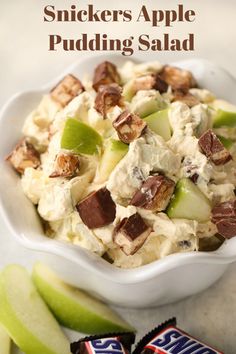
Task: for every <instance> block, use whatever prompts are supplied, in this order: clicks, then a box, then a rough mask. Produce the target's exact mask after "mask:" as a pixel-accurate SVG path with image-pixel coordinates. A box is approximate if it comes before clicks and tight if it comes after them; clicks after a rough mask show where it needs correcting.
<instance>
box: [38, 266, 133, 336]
mask: <svg viewBox="0 0 236 354" xmlns="http://www.w3.org/2000/svg"><path fill="white" fill-rule="evenodd" d="M33 281H34V283H35V285H36V287H37V288H38V291H39V293H40V294H41V296H42V297H43V299H44V300H45V302H46V303H47V305H48V307H49V308H50V309H51V311H52V312H53V313H54V315H55V317H56V318H57V319H58V321H59V322H60V323H61V324H62V325H64V326H65V327H68V328H71V329H74V330H77V331H79V332H83V333H90V334H99V333H107V332H115V331H126V332H127V331H132V330H134V329H133V328H132V327H131V326H130V325H129V324H128V323H127V322H125V321H124V320H123V319H121V318H120V317H119V316H118V315H117V314H116V313H115V312H113V311H112V310H111V309H110V308H109V307H107V306H106V305H105V304H103V303H102V302H100V301H98V300H97V299H94V298H93V297H91V296H90V295H88V294H86V293H85V292H83V291H80V290H78V289H76V288H73V287H72V286H70V285H67V284H65V283H64V282H63V281H62V280H61V279H60V278H58V276H57V275H56V274H55V273H54V272H53V271H51V270H50V269H49V268H48V267H47V266H45V265H44V264H42V263H36V264H35V266H34V270H33Z"/></svg>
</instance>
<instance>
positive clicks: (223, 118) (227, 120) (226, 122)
mask: <svg viewBox="0 0 236 354" xmlns="http://www.w3.org/2000/svg"><path fill="white" fill-rule="evenodd" d="M213 127H214V128H220V127H236V112H229V111H224V110H222V109H218V110H217V111H216V115H215V117H214V118H213Z"/></svg>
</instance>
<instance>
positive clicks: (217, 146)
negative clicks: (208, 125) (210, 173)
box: [198, 129, 232, 165]
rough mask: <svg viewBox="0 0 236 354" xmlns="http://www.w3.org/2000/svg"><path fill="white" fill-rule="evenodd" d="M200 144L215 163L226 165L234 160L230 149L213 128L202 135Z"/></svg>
mask: <svg viewBox="0 0 236 354" xmlns="http://www.w3.org/2000/svg"><path fill="white" fill-rule="evenodd" d="M198 144H199V146H200V148H201V150H202V152H203V153H204V154H205V155H206V157H208V158H209V159H210V160H211V161H212V162H213V163H214V164H215V165H224V164H226V163H227V162H228V161H230V160H232V156H231V155H230V153H229V151H228V150H227V149H226V148H225V147H224V145H223V144H222V143H221V141H220V140H219V139H218V138H217V136H216V134H215V133H214V132H213V131H212V130H211V129H209V130H207V131H206V132H205V133H203V134H202V135H201V137H200V139H199V141H198Z"/></svg>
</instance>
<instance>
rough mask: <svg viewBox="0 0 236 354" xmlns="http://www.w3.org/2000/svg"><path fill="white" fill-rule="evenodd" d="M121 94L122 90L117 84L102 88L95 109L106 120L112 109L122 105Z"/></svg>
mask: <svg viewBox="0 0 236 354" xmlns="http://www.w3.org/2000/svg"><path fill="white" fill-rule="evenodd" d="M121 92H122V89H121V87H120V86H119V85H117V84H110V85H106V86H100V87H99V90H98V93H97V96H96V99H95V106H94V107H95V109H96V110H97V111H98V112H99V113H101V114H102V116H103V117H104V118H106V114H107V112H108V111H109V109H110V108H111V107H115V106H121V105H122V96H121Z"/></svg>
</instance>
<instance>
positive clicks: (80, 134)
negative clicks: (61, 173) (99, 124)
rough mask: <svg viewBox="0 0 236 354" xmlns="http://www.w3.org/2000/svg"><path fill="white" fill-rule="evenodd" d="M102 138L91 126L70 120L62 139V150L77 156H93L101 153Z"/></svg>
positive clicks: (66, 124) (67, 122)
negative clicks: (69, 151)
mask: <svg viewBox="0 0 236 354" xmlns="http://www.w3.org/2000/svg"><path fill="white" fill-rule="evenodd" d="M101 146H102V137H101V135H99V134H98V133H97V132H96V131H95V130H94V129H93V128H91V127H90V126H89V125H87V124H85V123H82V122H80V121H78V120H76V119H73V118H68V119H67V121H66V123H65V127H64V131H63V134H62V138H61V148H62V149H66V150H71V151H73V152H74V153H75V154H86V155H93V154H96V153H98V152H99V150H100V148H101Z"/></svg>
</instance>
